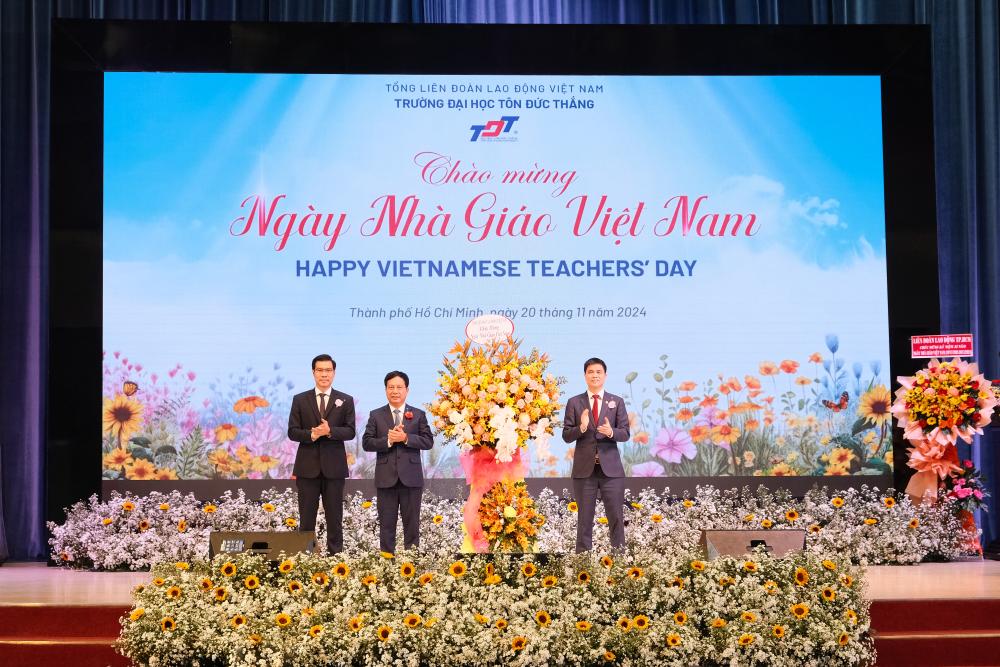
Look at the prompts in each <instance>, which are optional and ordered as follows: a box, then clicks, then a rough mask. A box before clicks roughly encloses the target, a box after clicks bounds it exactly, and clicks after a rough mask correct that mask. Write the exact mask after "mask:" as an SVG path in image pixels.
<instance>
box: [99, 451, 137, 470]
mask: <svg viewBox="0 0 1000 667" xmlns="http://www.w3.org/2000/svg"><path fill="white" fill-rule="evenodd" d="M131 462H132V454H130V453H129V451H128V450H127V449H125V448H124V447H116V448H115V449H112V450H111V451H110V452H108V453H107V454H105V455H104V468H105V469H106V470H114V469H115V468H124V467H125V466H126V465H127V464H129V463H131Z"/></svg>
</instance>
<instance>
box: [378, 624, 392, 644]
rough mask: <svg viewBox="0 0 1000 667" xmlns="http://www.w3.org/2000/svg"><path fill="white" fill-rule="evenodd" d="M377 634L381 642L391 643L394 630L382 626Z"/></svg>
mask: <svg viewBox="0 0 1000 667" xmlns="http://www.w3.org/2000/svg"><path fill="white" fill-rule="evenodd" d="M377 634H378V638H379V641H383V642H387V641H389V636H390V635H391V634H392V628H390V627H389V626H388V625H380V626H379V628H378V633H377Z"/></svg>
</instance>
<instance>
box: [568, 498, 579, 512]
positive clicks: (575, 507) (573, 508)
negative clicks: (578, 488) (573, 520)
mask: <svg viewBox="0 0 1000 667" xmlns="http://www.w3.org/2000/svg"><path fill="white" fill-rule="evenodd" d="M566 509H568V510H569V511H570V512H577V511H579V510H580V506H579V505H577V504H576V501H575V500H574V501H572V502H571V503H570V504H569V505H567V506H566Z"/></svg>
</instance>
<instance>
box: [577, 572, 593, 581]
mask: <svg viewBox="0 0 1000 667" xmlns="http://www.w3.org/2000/svg"><path fill="white" fill-rule="evenodd" d="M576 580H577V581H578V582H579V583H581V584H589V583H590V572H587V571H586V570H580V571H579V572H577V573H576Z"/></svg>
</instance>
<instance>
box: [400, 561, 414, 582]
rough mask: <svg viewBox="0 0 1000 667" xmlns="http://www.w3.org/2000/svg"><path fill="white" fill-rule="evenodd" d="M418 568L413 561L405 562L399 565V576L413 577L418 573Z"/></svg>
mask: <svg viewBox="0 0 1000 667" xmlns="http://www.w3.org/2000/svg"><path fill="white" fill-rule="evenodd" d="M416 572H417V568H415V567H414V566H413V563H403V564H402V565H400V566H399V576H401V577H405V578H406V579H409V578H411V577H412V576H413V575H414V574H416Z"/></svg>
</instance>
